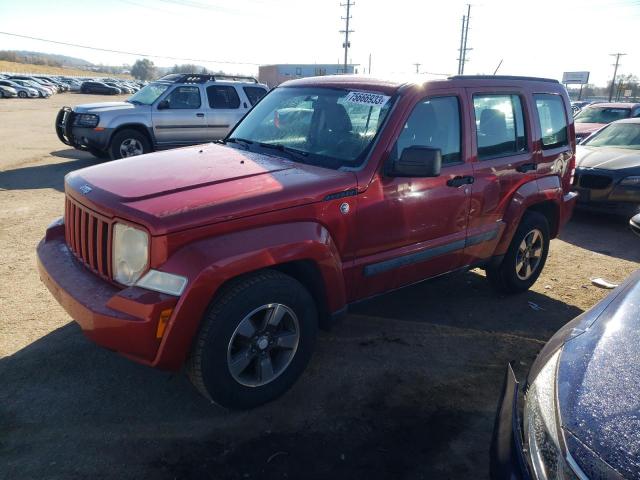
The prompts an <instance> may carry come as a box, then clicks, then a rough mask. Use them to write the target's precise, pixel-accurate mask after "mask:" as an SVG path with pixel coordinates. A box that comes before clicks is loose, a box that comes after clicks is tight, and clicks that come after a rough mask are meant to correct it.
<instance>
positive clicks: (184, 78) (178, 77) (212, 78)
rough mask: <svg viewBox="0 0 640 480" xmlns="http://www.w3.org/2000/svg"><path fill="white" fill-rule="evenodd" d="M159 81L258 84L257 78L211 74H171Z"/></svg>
mask: <svg viewBox="0 0 640 480" xmlns="http://www.w3.org/2000/svg"><path fill="white" fill-rule="evenodd" d="M159 80H164V81H166V82H173V83H206V82H219V81H221V80H222V81H224V80H231V81H234V82H241V81H249V82H253V83H258V80H257V79H256V78H255V77H250V76H243V75H224V74H217V73H216V74H213V73H212V74H209V73H170V74H169V75H165V76H164V77H162V78H160V79H159Z"/></svg>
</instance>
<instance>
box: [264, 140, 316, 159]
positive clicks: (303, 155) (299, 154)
mask: <svg viewBox="0 0 640 480" xmlns="http://www.w3.org/2000/svg"><path fill="white" fill-rule="evenodd" d="M258 145H260V146H261V147H264V148H271V149H273V150H278V151H279V152H283V153H286V154H288V155H289V156H290V157H291V158H293V159H294V160H298V161H300V162H302V163H306V162H307V157H308V156H309V153H308V152H303V151H302V150H296V149H295V148H290V147H285V146H284V145H282V144H281V143H263V142H258Z"/></svg>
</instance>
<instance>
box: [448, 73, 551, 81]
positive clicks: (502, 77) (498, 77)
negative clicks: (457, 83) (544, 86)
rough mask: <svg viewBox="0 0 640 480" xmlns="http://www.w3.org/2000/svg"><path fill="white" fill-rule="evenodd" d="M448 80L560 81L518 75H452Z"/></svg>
mask: <svg viewBox="0 0 640 480" xmlns="http://www.w3.org/2000/svg"><path fill="white" fill-rule="evenodd" d="M448 79H449V80H465V79H469V80H490V79H494V80H528V81H537V82H551V83H560V82H558V80H556V79H554V78H542V77H520V76H518V75H453V76H451V77H449V78H448Z"/></svg>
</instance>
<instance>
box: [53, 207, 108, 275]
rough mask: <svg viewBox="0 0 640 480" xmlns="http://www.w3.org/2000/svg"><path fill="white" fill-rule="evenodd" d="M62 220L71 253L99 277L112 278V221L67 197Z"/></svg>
mask: <svg viewBox="0 0 640 480" xmlns="http://www.w3.org/2000/svg"><path fill="white" fill-rule="evenodd" d="M64 219H65V220H64V223H65V240H66V242H67V245H68V246H69V248H70V249H71V251H72V252H73V253H74V255H75V256H76V257H77V258H78V260H80V261H81V262H82V263H84V264H85V265H86V266H87V267H89V268H90V269H91V270H93V271H94V272H95V273H97V274H98V275H100V276H101V277H103V278H106V279H111V222H109V220H108V219H107V218H105V217H102V216H100V215H98V214H96V213H94V212H92V211H91V210H89V209H88V208H86V207H84V206H82V205H80V204H79V203H77V202H75V201H74V200H72V199H70V198H68V197H67V198H66V200H65V205H64Z"/></svg>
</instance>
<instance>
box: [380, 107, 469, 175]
mask: <svg viewBox="0 0 640 480" xmlns="http://www.w3.org/2000/svg"><path fill="white" fill-rule="evenodd" d="M412 146H420V147H433V148H439V149H440V151H441V152H442V164H443V165H446V164H452V163H457V162H460V161H462V154H461V149H460V107H459V104H458V98H457V97H434V98H428V99H426V100H423V101H421V102H420V103H418V104H417V105H416V106H415V107H414V109H413V111H412V112H411V115H410V116H409V119H408V120H407V123H405V125H404V127H403V129H402V132H400V135H399V136H398V140H397V141H396V144H395V147H394V149H393V152H392V154H391V157H392V160H397V159H398V158H400V156H401V155H402V152H403V150H404V149H405V148H407V147H412Z"/></svg>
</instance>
